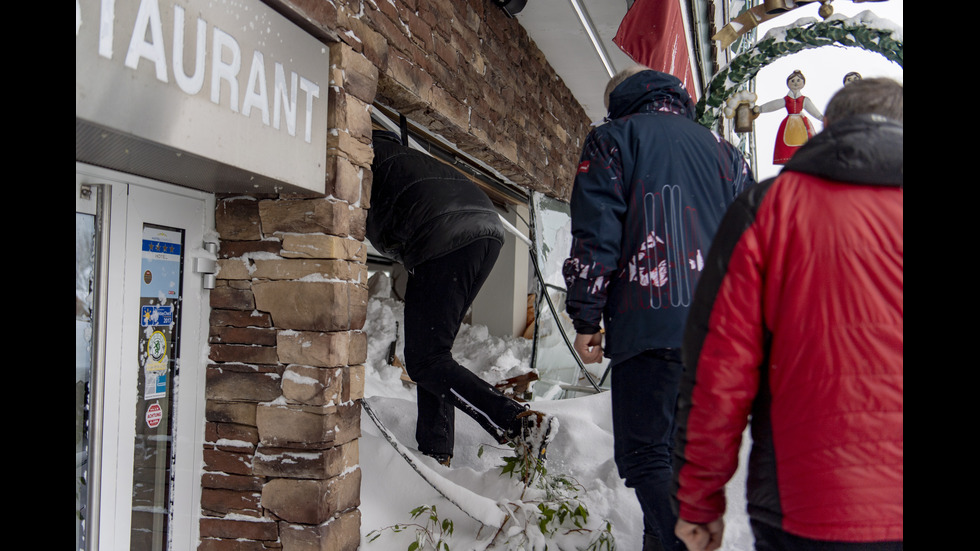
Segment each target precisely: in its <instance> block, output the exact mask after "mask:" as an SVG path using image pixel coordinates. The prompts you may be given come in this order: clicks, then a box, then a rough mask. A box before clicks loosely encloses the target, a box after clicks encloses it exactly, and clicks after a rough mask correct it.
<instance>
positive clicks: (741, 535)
mask: <svg viewBox="0 0 980 551" xmlns="http://www.w3.org/2000/svg"><path fill="white" fill-rule="evenodd" d="M386 297H387V296H386V295H384V294H383V293H380V294H378V295H376V296H375V297H373V298H371V300H370V301H369V303H368V320H367V323H366V325H365V329H364V330H365V331H366V332H367V334H368V335H369V336H370V337H369V346H368V360H367V362H366V366H365V367H366V384H365V395H366V400H367V402H368V404H369V407H370V408H371V410H372V411H374V412H375V413H376V414H377V415H378V416H379V417H380V418H381V419H382V420H383V422H384V424H385V425H386V426H387V427H388V428H389V429H390V430H391V431H392V432H393V433H394V434H395V436H396V438H397V439H398V441H399V442H400V443H401V445H402V446H404V447H405V448H408V451H409V453H410V457H412V458H413V460H415V461H418V462H419V463H421V464H422V465H421V468H422V470H423V471H425V472H428V473H431V474H433V479H434V480H436V481H437V484H440V485H447V484H448V485H450V486H454V487H455V488H453V490H454V491H453V494H454V496H453V497H454V501H456V502H457V503H459V504H460V505H461V506H462V508H464V509H467V510H469V511H471V512H475V513H476V514H474V516H477V517H480V518H483V519H484V520H486V519H487V518H494V517H495V516H497V515H496V513H495V512H493V511H488V510H487V505H488V503H496V505H497V506H498V507H499V508H501V509H502V510H504V511H513V512H514V513H515V514H514V518H512V519H510V520H508V521H506V522H505V523H504V527H503V529H502V530H501V533H500V534H497V532H498V528H497V527H493V526H487V525H484V524H481V523H480V522H477V521H476V520H473V519H472V518H470V517H469V516H467V514H466V513H464V512H463V511H462V510H461V509H460V508H459V507H457V506H455V505H453V503H451V502H449V501H447V500H446V499H445V498H443V497H442V496H440V495H439V493H437V492H436V491H435V490H434V489H433V487H432V486H430V485H429V484H428V483H427V482H426V481H425V480H424V479H423V478H422V477H421V476H420V475H419V474H418V473H416V471H415V470H413V468H412V466H411V465H410V464H409V463H408V461H406V460H405V459H404V458H403V457H402V456H401V455H399V454H398V453H397V452H396V450H395V448H394V447H393V446H392V445H390V444H389V443H388V441H387V440H385V439H384V438H383V437H382V435H381V432H380V431H379V430H378V428H377V427H376V426H375V424H374V422H373V421H372V420H371V418H370V416H369V415H368V414H367V412H366V411H365V412H364V413H362V418H361V430H362V436H361V439H360V442H359V449H360V467H361V469H362V475H363V476H362V484H361V506H360V510H361V549H364V550H366V551H370V550H385V551H387V550H390V549H407V548H408V546H409V544H410V543H412V542H413V541H414V540H415V534H416V530H415V527H413V526H411V525H410V524H411V523H412V522H417V523H420V524H424V521H425V519H426V517H427V514H426V515H422V516H420V517H419V518H418V519H416V520H414V521H413V520H412V517H411V514H410V512H411V511H412V510H413V509H415V508H416V507H419V506H432V505H434V506H435V507H436V510H437V513H438V518H439V519H440V521H441V520H445V519H449V520H451V521H452V522H453V527H454V528H453V534H452V536H451V537H449V538H448V539H447V540H446V541H447V543H448V544H449V548H450V549H453V550H463V551H470V550H473V551H475V550H483V549H501V550H510V549H521V548H523V549H528V550H531V549H535V550H540V549H544V546H545V545H548V548H549V549H561V550H572V549H585V548H586V546H588V545H589V543H590V541H592V540H593V539H594V538H595V537H596V536H597V535H598V534H600V533H601V531H602V529H603V527H604V526H605V523H606V521H608V522H609V523H610V525H611V533H612V535H613V537H614V538H615V548H616V549H628V550H632V549H640V547H641V546H642V545H641V543H642V541H641V540H642V531H643V527H642V515H641V512H640V507H639V504H638V503H637V501H636V497H635V495H634V493H633V490H631V489H628V488H626V487H625V486H624V485H623V481H622V479H620V478H619V474H618V472H617V471H616V466H615V463H614V462H613V457H612V453H613V438H612V419H611V409H610V403H609V395H608V393H601V394H592V395H588V394H582V395H578V396H577V397H572V398H565V399H554V400H536V401H533V402H532V404H531V407H532V408H534V409H537V410H540V411H544V412H546V413H551V414H554V415H555V416H557V418H558V420H559V422H560V430H559V432H558V434H557V436H556V437H555V440H554V441H553V442H552V444H551V445H550V447H549V450H548V473H549V474H550V475H553V476H554V475H564V476H566V477H568V479H569V480H572V481H574V482H575V483H577V484H578V490H577V494H576V497H577V498H578V499H580V500H581V501H582V502H583V503H584V504H585V505H586V507H587V509H588V512H589V518H588V522H587V523H586V525H585V528H586V529H587V530H582V531H568V530H560V531H558V532H557V533H556V534H554V535H553V536H552V537H551V538H549V539H545V538H544V537H543V536H541V533H540V532H539V531H537V530H535V529H534V528H531V529H528V530H524V529H523V528H524V527H525V526H526V524H525V520H522V519H524V516H523V515H524V513H523V511H525V509H523V508H522V507H521V506H522V505H527V506H529V507H532V508H533V506H534V505H535V504H536V503H538V502H539V501H540V500H541V499H543V497H544V495H543V494H544V492H543V490H540V489H535V488H531V489H529V490H527V491H524V493H523V494H522V490H524V487H523V485H522V484H520V483H519V481H518V480H517V479H516V478H511V477H509V476H508V475H505V474H502V473H501V469H500V466H501V465H503V463H504V458H505V457H507V456H508V454H509V453H510V450H509V449H508V448H506V447H501V446H499V445H497V444H496V443H495V442H494V441H493V440H492V439H491V438H490V436H489V435H488V434H486V433H485V432H484V431H483V429H482V428H480V426H479V425H477V424H476V422H475V421H473V420H472V419H470V418H469V417H468V416H466V415H465V414H462V412H459V413H458V414H457V415H456V445H455V456H454V457H453V465H452V467H451V468H446V467H443V466H441V465H439V464H438V463H436V462H435V461H433V460H432V459H430V458H428V457H425V456H415V455H413V454H414V453H415V449H414V448H415V438H414V431H415V418H416V411H415V391H414V387H410V386H408V385H406V384H405V383H404V382H403V381H402V379H401V374H402V371H401V369H400V368H398V367H393V366H390V365H388V364H387V362H386V358H387V357H388V349H389V345H390V343H391V342H392V341H394V340H395V327H396V322H397V324H398V326H400V325H401V319H402V314H403V307H402V304H401V303H400V302H399V301H397V300H396V299H392V298H386ZM402 347H403V343H402V342H401V341H400V340H399V341H398V343H397V345H396V351H397V353H398V355H399V357H401V350H402ZM453 354H454V356H455V357H456V359H457V361H459V362H460V363H461V364H463V365H464V366H467V367H468V368H469V369H471V370H473V371H474V372H476V373H477V374H479V375H480V376H481V377H483V378H484V379H486V380H488V381H491V382H497V381H501V380H503V379H506V378H509V377H513V376H515V375H518V374H521V373H525V372H527V371H528V370H529V369H530V358H531V354H532V350H531V344H530V341H527V340H525V339H522V338H513V339H511V338H499V337H494V336H490V335H489V334H488V332H487V330H486V328H485V327H482V326H469V325H466V324H464V326H463V327H462V328H461V330H460V334H459V337H458V338H457V340H456V343H455V346H454V348H453ZM539 365H540V364H539ZM600 374H601V372H600ZM539 383H540V381H539ZM549 394H552V395H554V394H556V393H555V392H550V393H549ZM535 395H536V396H537V393H536V394H535ZM743 451H744V450H743ZM741 463H742V464H744V463H745V460H744V458H743V460H742V461H741ZM744 480H745V478H744V474H743V472H742V470H741V469H740V470H739V472H738V473H736V475H735V478H734V479H733V482H732V483H731V484H730V485H729V486H730V487H732V488H734V489H735V492H733V493H732V492H730V495H729V498H728V499H729V512H728V514H727V515H726V518H725V522H726V525H727V526H726V534H725V545H724V547H723V548H722V549H723V550H726V551H734V550H748V549H751V548H752V537H751V532H750V531H749V527H748V521H747V518H746V516H745V499H744ZM498 518H499V517H498ZM395 525H400V526H401V527H403V528H404V529H403V530H402V531H400V532H397V533H396V532H394V531H392V530H391V529H385V528H390V527H393V526H395ZM376 530H382V533H381V535H380V536H379V537H377V539H373V540H372V539H371V538H370V537H369V536H371V535H372V532H374V531H376ZM495 537H496V540H494V538H495ZM491 541H495V542H494V543H493V546H492V547H488V545H490V544H491ZM521 545H523V547H521ZM427 548H429V549H431V548H432V547H421V549H427Z"/></svg>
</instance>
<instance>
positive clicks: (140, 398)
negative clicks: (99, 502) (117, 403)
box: [130, 225, 184, 551]
mask: <svg viewBox="0 0 980 551" xmlns="http://www.w3.org/2000/svg"><path fill="white" fill-rule="evenodd" d="M183 239H184V232H183V230H177V229H171V228H162V227H159V226H151V225H145V226H144V227H143V254H142V265H141V270H140V271H141V273H142V281H141V284H140V312H139V324H140V331H139V339H140V342H139V348H138V352H139V354H138V356H139V357H138V364H137V365H138V366H139V377H138V381H139V383H138V386H137V388H138V392H139V394H138V395H137V403H136V442H135V452H134V458H133V459H134V462H133V517H132V534H131V537H130V541H131V544H130V548H131V549H134V550H140V551H143V550H147V551H149V550H163V549H166V548H167V536H168V533H167V532H168V522H169V519H170V477H171V474H170V473H171V465H172V463H173V455H172V454H173V446H172V443H173V423H172V422H171V411H172V410H173V398H174V380H175V377H176V372H175V370H176V365H177V358H176V356H177V351H178V350H179V347H178V345H177V342H176V340H177V336H178V335H179V326H180V299H181V281H182V279H183V278H182V277H181V275H182V271H183Z"/></svg>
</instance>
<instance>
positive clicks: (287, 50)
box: [75, 0, 330, 193]
mask: <svg viewBox="0 0 980 551" xmlns="http://www.w3.org/2000/svg"><path fill="white" fill-rule="evenodd" d="M329 67H330V56H329V49H328V48H327V46H326V45H325V44H323V43H321V42H320V41H318V40H317V39H315V38H313V37H312V36H310V35H309V34H307V33H305V32H304V31H303V30H301V29H300V28H299V27H297V26H296V25H294V24H293V23H292V22H290V21H289V20H287V19H286V18H284V17H283V16H281V15H280V14H278V13H276V12H275V11H273V10H272V9H271V8H269V7H268V6H266V5H265V4H262V3H261V2H259V1H257V0H228V1H222V2H217V1H205V0H76V2H75V118H76V120H81V121H84V122H87V123H93V124H95V125H98V126H100V127H103V128H108V129H110V130H112V131H117V132H120V133H123V134H126V135H130V136H135V137H136V138H139V139H143V140H148V141H150V142H152V143H156V144H161V145H163V146H166V147H169V148H172V149H174V150H177V151H185V152H188V153H191V154H193V155H195V156H198V157H201V158H204V159H209V160H212V161H215V162H217V163H221V164H224V165H228V166H231V167H236V168H239V169H242V170H245V171H249V172H253V173H256V174H259V175H262V176H265V177H268V178H271V179H273V180H277V181H280V182H284V183H287V184H290V185H293V186H299V187H301V188H303V189H308V190H312V191H316V192H320V193H322V192H323V189H324V178H325V173H326V150H327V146H326V140H327V95H328V94H327V92H328V86H329Z"/></svg>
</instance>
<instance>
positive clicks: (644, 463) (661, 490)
mask: <svg viewBox="0 0 980 551" xmlns="http://www.w3.org/2000/svg"><path fill="white" fill-rule="evenodd" d="M683 372H684V366H683V365H682V364H681V358H680V352H679V351H678V350H670V349H659V350H647V351H645V352H643V353H641V354H638V355H636V356H633V357H632V358H629V359H626V360H623V361H621V362H620V363H617V364H615V365H613V367H612V415H613V448H614V458H615V460H616V467H617V468H618V469H619V475H620V476H621V477H622V478H623V479H624V481H625V483H626V486H627V487H628V488H633V489H634V490H636V498H637V499H638V500H639V502H640V509H641V510H642V511H643V533H644V536H645V541H648V540H651V541H650V543H651V545H649V547H650V548H653V549H658V548H659V549H663V550H666V551H680V550H683V549H684V548H685V547H684V544H683V543H682V542H681V541H680V540H679V539H677V536H675V535H674V525H675V524H677V515H675V514H674V511H673V509H672V507H671V503H670V481H671V478H672V476H673V472H674V471H673V468H672V466H671V455H672V453H673V449H674V433H675V432H676V424H675V422H674V408H675V407H676V406H677V392H678V389H679V388H680V380H681V375H682V374H683ZM656 540H659V545H656V544H654V543H653V541H656ZM647 548H648V546H645V547H644V549H647Z"/></svg>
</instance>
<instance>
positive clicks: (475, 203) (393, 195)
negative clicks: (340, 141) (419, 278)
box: [367, 131, 504, 271]
mask: <svg viewBox="0 0 980 551" xmlns="http://www.w3.org/2000/svg"><path fill="white" fill-rule="evenodd" d="M371 170H372V171H373V172H374V180H373V182H372V185H371V209H370V210H369V211H368V218H367V237H368V239H369V240H370V241H371V244H372V245H374V248H375V249H377V250H378V252H380V253H381V254H383V255H385V256H387V257H389V258H392V259H393V260H396V261H398V262H401V263H402V264H404V265H405V268H406V269H407V270H409V271H411V270H412V269H414V268H415V266H417V265H419V264H421V263H422V262H425V261H427V260H431V259H433V258H437V257H439V256H442V255H444V254H447V253H449V252H452V251H454V250H456V249H458V248H460V247H463V246H465V245H469V244H470V243H472V242H474V241H476V240H478V239H496V240H497V241H500V242H501V243H503V240H504V228H503V224H502V223H501V222H500V219H499V217H498V216H497V211H496V210H495V209H494V207H493V203H491V202H490V199H489V197H487V195H486V193H484V192H483V190H481V189H480V188H479V187H478V186H477V185H476V184H475V183H474V182H472V181H471V180H469V179H468V178H466V176H464V175H463V174H462V173H460V172H459V171H458V170H456V169H455V168H453V167H451V166H449V165H447V164H445V163H443V162H441V161H439V160H437V159H435V158H433V157H430V156H428V155H426V154H425V153H422V152H421V151H416V150H414V149H410V148H408V147H405V146H403V145H401V143H400V142H399V140H398V139H397V137H396V136H395V134H393V133H391V132H384V131H375V132H374V161H373V162H372V163H371Z"/></svg>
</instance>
